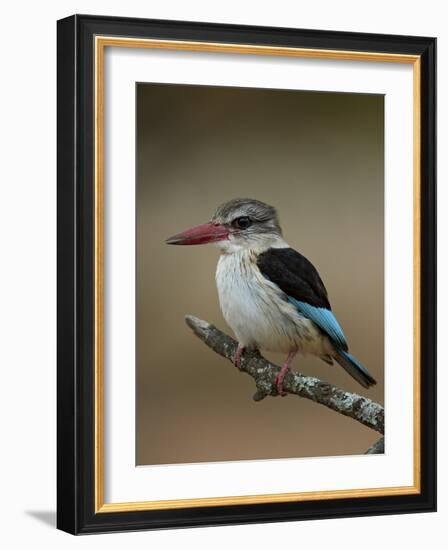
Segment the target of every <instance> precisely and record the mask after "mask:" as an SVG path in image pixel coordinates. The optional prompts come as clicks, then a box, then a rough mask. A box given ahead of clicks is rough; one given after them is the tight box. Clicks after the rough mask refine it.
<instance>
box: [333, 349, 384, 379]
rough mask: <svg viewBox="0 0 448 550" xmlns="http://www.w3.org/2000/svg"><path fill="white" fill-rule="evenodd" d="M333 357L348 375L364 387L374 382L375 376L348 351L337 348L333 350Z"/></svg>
mask: <svg viewBox="0 0 448 550" xmlns="http://www.w3.org/2000/svg"><path fill="white" fill-rule="evenodd" d="M334 358H335V359H336V361H337V362H338V363H339V364H340V365H341V367H343V368H344V369H345V370H346V371H347V372H348V374H350V376H352V377H353V378H354V379H355V380H356V381H357V382H359V383H360V384H361V385H362V386H364V387H365V388H370V386H373V385H375V384H376V380H375V378H373V376H372V375H371V374H370V373H369V371H368V370H367V369H366V368H365V367H363V366H362V365H361V363H360V362H359V361H358V360H357V359H356V358H355V357H353V355H352V354H351V353H349V352H348V351H344V350H342V349H337V350H335V355H334Z"/></svg>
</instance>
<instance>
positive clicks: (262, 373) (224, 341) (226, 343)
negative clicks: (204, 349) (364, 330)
mask: <svg viewBox="0 0 448 550" xmlns="http://www.w3.org/2000/svg"><path fill="white" fill-rule="evenodd" d="M185 321H186V323H187V325H188V326H189V327H190V328H191V329H192V330H193V332H194V333H195V334H196V336H197V337H198V338H200V339H201V340H202V341H203V342H204V343H205V344H207V346H208V347H209V348H211V349H212V350H213V351H214V352H216V353H218V354H219V355H222V356H223V357H225V358H226V359H228V360H229V361H232V362H233V358H234V355H235V352H236V349H237V345H238V344H237V342H236V341H235V340H234V339H233V338H231V337H230V336H227V334H224V333H223V332H221V331H220V330H219V329H217V328H216V327H215V326H213V325H211V324H210V323H207V322H206V321H202V320H201V319H198V318H197V317H193V316H192V315H187V316H186V317H185ZM241 371H242V372H245V373H246V374H248V375H249V376H251V377H252V378H253V379H254V380H255V385H256V387H257V391H256V393H255V395H254V396H253V398H254V400H255V401H261V400H262V399H264V398H265V397H267V396H268V395H271V396H277V395H278V392H277V388H276V386H275V377H276V376H277V374H278V373H279V372H280V367H278V366H277V365H274V364H272V363H269V361H267V360H266V359H265V358H264V357H262V356H261V355H260V353H259V352H258V351H249V350H246V351H245V352H244V354H243V356H242V358H241ZM283 390H284V391H285V392H287V393H291V394H295V395H298V396H299V397H305V398H306V399H311V401H314V402H315V403H320V404H321V405H324V406H325V407H328V408H330V409H332V410H334V411H336V412H338V413H340V414H343V415H345V416H349V417H350V418H353V419H354V420H357V421H358V422H360V423H361V424H364V426H367V427H369V428H371V429H372V430H375V431H377V432H379V433H381V434H384V409H383V407H382V406H381V405H379V404H378V403H375V402H374V401H372V400H371V399H368V398H366V397H362V396H361V395H358V394H356V393H349V392H345V391H343V390H340V389H339V388H337V387H336V386H333V385H332V384H327V383H326V382H322V381H321V380H319V379H318V378H313V377H311V376H305V375H303V374H300V373H298V372H292V371H290V372H288V373H287V375H286V376H285V379H284V381H283Z"/></svg>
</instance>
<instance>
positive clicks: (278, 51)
mask: <svg viewBox="0 0 448 550" xmlns="http://www.w3.org/2000/svg"><path fill="white" fill-rule="evenodd" d="M111 46H112V47H120V48H153V49H159V50H177V51H194V52H208V53H233V54H246V55H269V56H284V57H301V58H314V59H333V60H345V61H347V60H349V61H372V62H383V63H384V62H387V63H407V64H412V65H413V119H414V120H413V133H414V135H413V145H414V148H413V174H414V178H413V179H414V184H413V185H414V189H413V196H414V212H413V223H414V234H413V240H414V265H413V275H414V286H413V297H414V311H413V315H414V354H413V358H414V402H413V406H414V414H413V420H414V433H413V436H414V453H413V455H414V476H413V477H414V480H413V481H414V482H413V485H410V486H402V487H379V488H364V489H350V490H332V491H313V492H299V493H279V494H261V495H244V496H226V497H212V498H192V499H180V500H154V501H141V502H117V503H106V502H104V51H105V48H106V47H111ZM94 52H95V261H94V263H95V278H94V281H95V289H94V292H95V312H94V314H95V320H94V326H95V346H94V353H95V361H94V368H95V393H94V395H95V407H94V408H95V426H94V437H95V501H94V507H95V513H106V512H107V513H110V512H129V511H142V510H164V509H165V510H166V509H180V508H195V507H196V508H197V507H205V506H231V505H241V504H261V503H274V502H300V501H301V502H303V501H315V500H331V499H341V498H362V497H379V496H394V495H395V496H397V495H412V494H419V493H420V484H421V469H420V462H421V456H420V452H421V443H420V440H421V435H420V430H421V426H420V406H421V405H420V361H421V356H420V309H421V307H420V269H421V245H420V238H421V236H420V221H421V216H420V203H421V177H420V157H421V142H420V139H421V138H420V118H421V100H420V86H421V70H420V66H421V60H420V56H417V55H404V54H403V55H402V54H389V53H381V52H354V51H345V50H321V49H310V48H290V47H277V46H256V45H253V44H226V43H214V42H196V41H183V40H157V39H141V38H121V37H115V36H96V37H95V44H94Z"/></svg>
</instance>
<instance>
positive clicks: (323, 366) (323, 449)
mask: <svg viewBox="0 0 448 550" xmlns="http://www.w3.org/2000/svg"><path fill="white" fill-rule="evenodd" d="M435 52H436V40H435V39H434V38H426V37H410V36H398V35H397V36H395V35H393V36H392V35H387V36H386V35H374V34H357V33H345V32H333V31H317V30H299V29H285V28H282V29H280V28H264V27H246V26H234V25H218V24H211V23H210V24H209V23H207V24H206V23H190V22H179V21H158V20H141V19H127V18H112V17H97V16H88V15H75V16H72V17H68V18H66V19H63V20H60V21H58V514H57V517H58V527H59V528H60V529H62V530H64V531H67V532H69V533H73V534H81V533H97V532H108V531H124V530H136V529H158V528H167V527H187V526H201V525H225V524H237V523H249V522H250V523H254V522H269V521H287V520H299V519H314V518H332V517H346V516H361V515H374V514H392V513H405V512H424V511H434V510H435V501H436V495H435V492H436V484H435V480H436V463H435V462H436V452H435V445H436V441H435V438H436V435H435V426H436V423H435V422H436V417H435V414H436V413H435V411H436V391H435V378H436V372H435V367H436V357H435V353H436V352H435V350H436V347H435V339H436V306H435V292H436V282H435V277H436V246H435V244H436V235H435V150H436V149H435Z"/></svg>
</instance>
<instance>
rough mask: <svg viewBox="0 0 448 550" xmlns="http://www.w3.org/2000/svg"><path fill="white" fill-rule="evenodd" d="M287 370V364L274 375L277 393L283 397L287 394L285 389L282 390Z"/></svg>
mask: <svg viewBox="0 0 448 550" xmlns="http://www.w3.org/2000/svg"><path fill="white" fill-rule="evenodd" d="M288 370H289V367H288V366H286V369H285V367H283V368H282V370H281V371H280V372H279V373H278V374H277V376H276V377H275V387H276V388H277V393H278V394H279V395H281V396H282V397H285V395H288V394H287V393H286V392H285V391H283V379H284V378H285V376H286V373H287V372H288Z"/></svg>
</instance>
